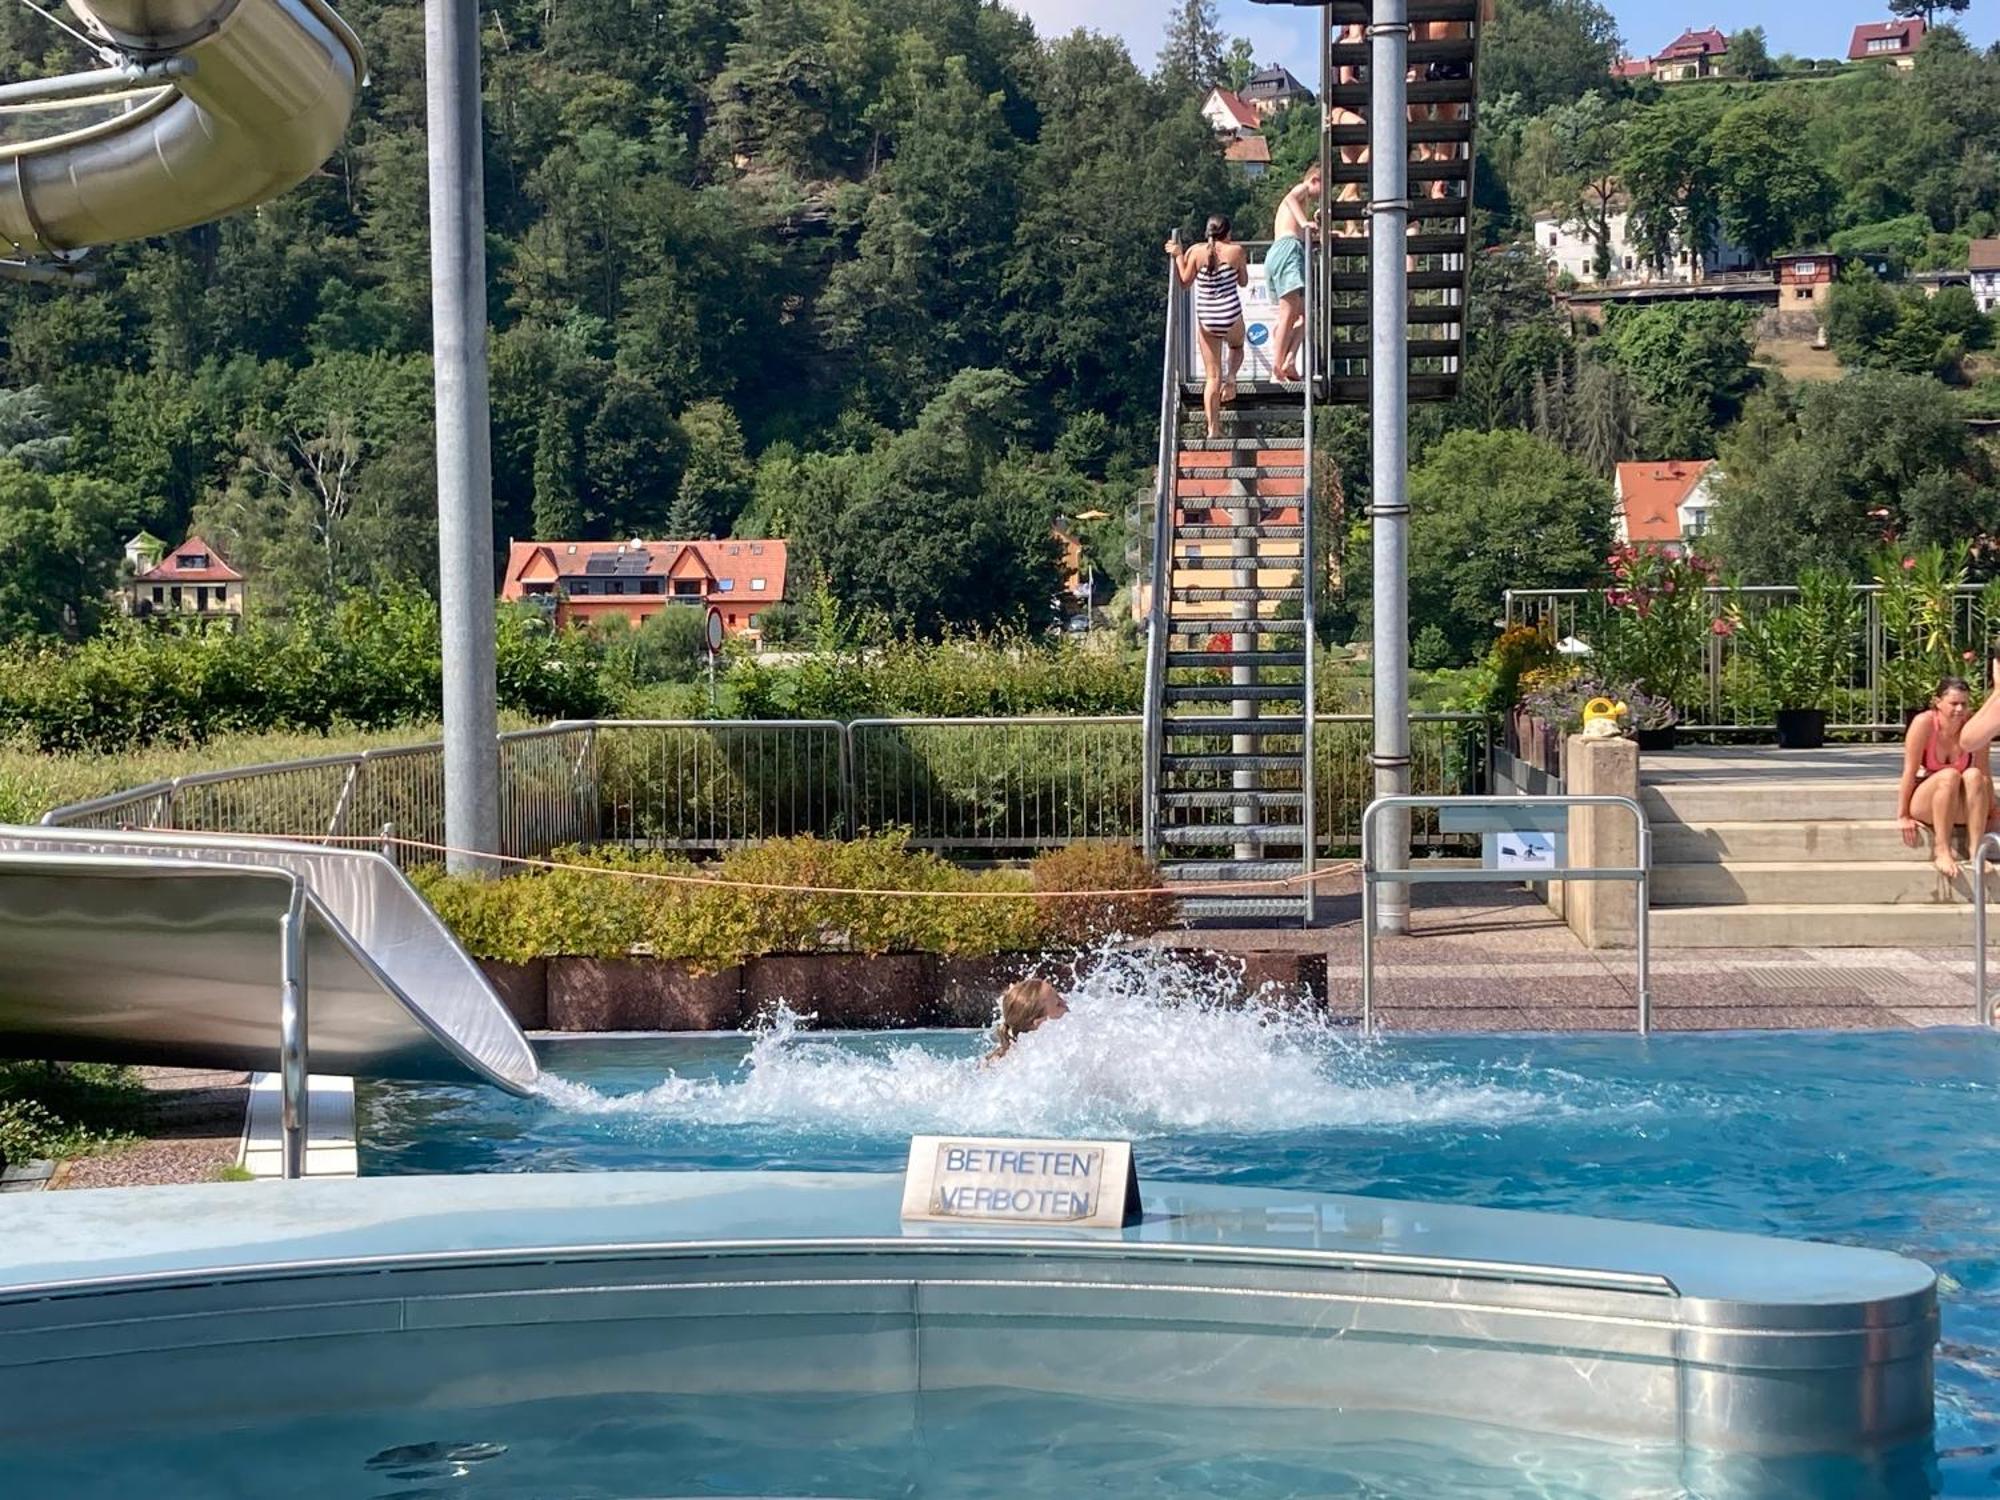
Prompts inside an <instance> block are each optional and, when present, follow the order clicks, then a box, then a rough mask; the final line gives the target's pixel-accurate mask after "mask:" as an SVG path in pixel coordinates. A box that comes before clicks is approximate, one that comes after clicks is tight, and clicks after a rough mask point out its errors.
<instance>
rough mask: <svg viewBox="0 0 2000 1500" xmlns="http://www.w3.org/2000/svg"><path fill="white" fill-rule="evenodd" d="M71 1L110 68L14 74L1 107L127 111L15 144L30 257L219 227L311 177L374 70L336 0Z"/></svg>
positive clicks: (23, 238) (1, 217)
mask: <svg viewBox="0 0 2000 1500" xmlns="http://www.w3.org/2000/svg"><path fill="white" fill-rule="evenodd" d="M68 4H69V9H70V11H71V12H72V13H73V14H74V15H75V17H76V18H77V21H78V23H79V27H78V28H76V29H74V30H73V32H72V34H76V35H80V37H81V39H82V40H84V41H85V42H87V43H88V44H89V45H90V46H91V47H92V49H93V50H95V51H96V52H97V53H98V55H99V57H100V59H101V60H102V61H103V63H104V64H105V66H103V67H102V68H99V69H96V70H93V71H90V72H84V73H77V74H72V75H69V76H67V77H63V78H52V79H33V80H23V81H21V82H17V83H11V84H6V85H0V108H4V109H5V110H6V111H7V112H8V113H10V114H13V113H17V112H20V111H24V110H25V111H29V112H33V111H52V110H61V111H64V112H73V111H75V110H77V109H82V108H89V107H99V108H100V109H110V110H113V111H115V113H111V114H110V115H109V117H108V118H99V119H94V120H91V121H90V122H88V123H85V124H83V125H80V126H78V127H77V128H74V129H68V130H64V131H62V132H61V133H59V134H55V135H49V136H43V137H41V138H38V139H29V140H23V141H10V142H5V143H0V235H4V236H5V237H6V238H7V239H8V240H10V241H11V242H12V244H13V246H14V249H15V252H16V254H17V255H19V256H20V257H21V258H22V259H23V260H24V261H26V262H27V263H28V264H29V265H30V266H32V265H33V264H34V263H35V262H37V261H49V260H57V261H59V260H62V259H65V258H68V257H70V256H73V255H74V254H75V252H78V251H81V250H85V249H87V248H89V247H91V246H94V245H106V244H112V243H115V242H118V241H121V240H136V239H144V238H146V237H147V236H149V235H156V234H166V233H169V232H171V231H173V230H177V229H186V228H189V227H191V226H193V225H196V224H202V223H207V222H208V221H210V220H213V219H219V218H223V217H226V216H227V215H229V214H232V213H235V212H237V211H238V210H240V209H244V208H248V207H251V206H253V205H255V204H258V203H262V202H264V201H265V200H267V199H269V198H273V197H275V196H277V195H278V194H280V193H282V192H284V191H286V190H287V189H289V188H291V187H293V186H295V185H296V184H298V183H300V182H302V181H304V180H305V179H306V178H307V177H309V176H311V175H312V173H313V172H315V171H317V170H318V168H319V166H320V164H321V163H322V162H324V161H325V160H326V159H327V157H329V156H331V155H332V154H333V151H334V148H335V147H336V146H338V145H339V143H340V139H341V136H342V135H343V134H344V133H345V132H346V130H347V122H348V118H349V116H350V114H351V113H352V111H353V108H354V100H355V95H356V93H357V91H358V90H359V89H360V87H361V83H362V81H363V78H364V76H365V74H366V71H367V59H366V56H365V55H364V53H363V52H362V48H361V42H360V39H359V38H357V37H356V36H355V34H354V32H353V31H352V30H350V29H349V27H348V25H347V23H346V22H345V21H343V20H341V18H340V17H339V16H338V15H337V14H336V13H335V12H334V10H333V9H332V7H331V6H329V5H327V4H325V3H324V0H68ZM64 29H65V30H72V28H69V27H65V28H64Z"/></svg>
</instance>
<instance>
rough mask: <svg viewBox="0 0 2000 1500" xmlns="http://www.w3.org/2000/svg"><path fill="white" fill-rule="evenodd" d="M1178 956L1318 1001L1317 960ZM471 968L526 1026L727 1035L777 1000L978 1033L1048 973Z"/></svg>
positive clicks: (941, 958) (920, 958) (978, 965)
mask: <svg viewBox="0 0 2000 1500" xmlns="http://www.w3.org/2000/svg"><path fill="white" fill-rule="evenodd" d="M1179 956H1180V957H1182V958H1184V959H1189V960H1192V961H1195V962H1199V963H1201V964H1203V965H1205V966H1209V967H1212V968H1213V969H1214V970H1216V971H1217V972H1223V973H1229V974H1232V975H1234V977H1235V980H1236V990H1237V993H1238V994H1239V995H1240V996H1248V995H1252V994H1255V993H1256V992H1258V991H1259V990H1261V989H1263V988H1265V987H1266V986H1276V987H1278V988H1279V989H1280V990H1281V991H1283V992H1285V993H1287V994H1288V995H1293V996H1307V997H1310V998H1311V1000H1312V1002H1313V1003H1314V1004H1317V1005H1324V1004H1325V1003H1326V955H1325V954H1323V953H1285V952H1274V953H1253V954H1245V955H1225V954H1214V953H1207V952H1203V951H1199V950H1188V951H1186V952H1182V953H1180V954H1179ZM479 965H480V967H481V968H482V969H484V970H485V971H486V975H487V978H488V979H489V980H491V981H492V983H493V987H494V989H496V990H497V991H499V993H500V997H501V999H502V1000H504V1001H505V1002H506V1004H507V1008H508V1010H509V1011H511V1012H512V1013H513V1016H514V1019H515V1020H516V1021H517V1022H519V1023H520V1025H521V1026H522V1028H523V1029H524V1030H528V1031H579V1032H590V1031H734V1030H738V1029H740V1028H742V1027H744V1026H747V1025H749V1024H750V1023H751V1021H753V1020H754V1019H755V1018H756V1017H757V1016H758V1015H759V1014H760V1013H761V1012H763V1011H766V1010H768V1009H769V1008H771V1007H772V1006H774V1005H776V1004H777V1002H779V1001H783V1002H784V1003H785V1004H787V1005H789V1006H790V1007H791V1008H792V1009H793V1010H794V1011H795V1012H798V1013H799V1014H801V1015H804V1014H806V1013H811V1014H812V1015H813V1016H814V1018H815V1019H814V1023H813V1024H814V1025H815V1027H817V1028H818V1029H821V1030H833V1031H842V1030H869V1031H874V1030H885V1029H902V1028H907V1027H914V1026H985V1025H988V1024H989V1023H990V1022H991V1021H992V1019H993V1012H994V1006H995V1004H996V1002H997V1001H998V1000H999V997H1000V992H1001V991H1002V990H1003V989H1005V988H1006V987H1007V986H1008V985H1009V984H1011V983H1013V982H1014V981H1015V980H1016V979H1019V978H1021V977H1023V976H1024V975H1026V974H1029V973H1031V972H1035V971H1037V970H1039V971H1041V972H1047V971H1048V960H1047V959H1046V957H1045V956H1043V955H1040V954H1029V953H1003V954H997V955H995V956H993V957H990V958H953V957H948V956H945V955H941V954H935V953H884V954H879V955H874V956H871V955H868V954H861V953H774V954H769V955H767V956H765V957H762V958H753V959H751V960H749V961H748V962H747V963H744V964H740V965H738V966H737V967H735V968H732V969H725V970H723V971H722V972H721V973H719V974H696V973H693V972H692V971H690V970H689V969H688V967H687V966H686V965H685V964H681V963H677V962H673V961H670V960H665V959H657V958H645V957H636V956H635V957H627V958H573V957H563V956H557V957H551V958H538V959H535V960H534V961H533V962H531V963H525V964H513V963H503V962H501V961H500V960H498V959H481V960H480V961H479ZM1239 970H1240V972H1238V971H1239Z"/></svg>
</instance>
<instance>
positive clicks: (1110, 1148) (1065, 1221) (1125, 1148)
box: [903, 1135, 1139, 1229]
mask: <svg viewBox="0 0 2000 1500" xmlns="http://www.w3.org/2000/svg"><path fill="white" fill-rule="evenodd" d="M903 1218H904V1219H905V1220H906V1221H911V1220H914V1221H918V1222H924V1223H934V1224H962V1223H972V1224H978V1223H988V1224H992V1223H1000V1224H1060V1225H1067V1226H1069V1227H1071V1228H1076V1229H1117V1228H1120V1227H1121V1226H1123V1225H1126V1224H1131V1223H1135V1222H1137V1220H1138V1218H1139V1179H1138V1176H1137V1174H1136V1173H1134V1172H1133V1170H1132V1146H1131V1143H1130V1142H1128V1141H1015V1140H1000V1139H992V1138H988V1137H980V1136H967V1137H955V1136H936V1135H919V1136H912V1137H911V1138H910V1162H909V1166H908V1168H907V1169H906V1170H905V1173H904V1176H903Z"/></svg>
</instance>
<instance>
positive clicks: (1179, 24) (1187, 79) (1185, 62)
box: [1159, 0, 1229, 92]
mask: <svg viewBox="0 0 2000 1500" xmlns="http://www.w3.org/2000/svg"><path fill="white" fill-rule="evenodd" d="M1159 76H1160V83H1161V84H1162V86H1164V87H1165V88H1167V89H1169V90H1178V91H1181V92H1187V91H1189V90H1201V89H1207V88H1208V87H1210V86H1211V85H1213V84H1217V83H1220V82H1222V81H1223V80H1224V79H1225V78H1227V77H1228V76H1229V69H1228V64H1227V63H1226V62H1225V61H1224V57H1223V43H1222V27H1221V24H1220V23H1219V22H1218V21H1217V20H1216V15H1215V0H1176V3H1175V4H1174V7H1173V9H1172V10H1171V11H1170V12H1169V13H1168V17H1167V39H1166V43H1165V45H1163V46H1162V47H1161V48H1160V69H1159Z"/></svg>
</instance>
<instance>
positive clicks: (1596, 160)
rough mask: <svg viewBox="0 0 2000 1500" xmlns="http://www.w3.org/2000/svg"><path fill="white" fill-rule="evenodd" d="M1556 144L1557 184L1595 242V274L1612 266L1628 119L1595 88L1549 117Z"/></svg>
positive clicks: (1571, 211) (1571, 214)
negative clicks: (1613, 215) (1614, 212)
mask: <svg viewBox="0 0 2000 1500" xmlns="http://www.w3.org/2000/svg"><path fill="white" fill-rule="evenodd" d="M1549 122H1550V128H1551V130H1552V131H1553V133H1554V137H1555V147H1556V171H1557V179H1556V180H1557V184H1558V186H1559V188H1560V190H1561V192H1562V194H1563V197H1564V201H1565V203H1566V204H1567V217H1568V218H1569V219H1570V221H1571V222H1572V223H1574V224H1575V225H1576V226H1577V228H1578V229H1579V231H1580V232H1582V233H1584V234H1587V235H1589V236H1590V238H1591V241H1592V243H1593V244H1595V246H1596V272H1597V275H1598V276H1599V277H1605V276H1609V275H1610V274H1611V270H1612V264H1613V262H1612V249H1611V210H1612V207H1613V205H1614V204H1615V203H1616V201H1617V198H1618V178H1617V163H1618V159H1619V157H1620V155H1621V154H1622V153H1623V150H1624V143H1625V137H1626V121H1625V119H1624V116H1623V114H1622V112H1621V110H1620V109H1619V107H1618V106H1617V105H1615V104H1613V103H1612V102H1611V101H1610V100H1609V99H1607V98H1606V97H1605V96H1604V95H1603V94H1601V93H1599V92H1597V90H1595V89H1592V90H1591V91H1590V92H1588V93H1586V94H1585V95H1584V96H1583V97H1582V98H1581V99H1578V100H1577V101H1576V102H1575V103H1574V104H1566V105H1563V106H1562V107H1561V108H1559V109H1556V110H1553V111H1551V112H1550V115H1549Z"/></svg>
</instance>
